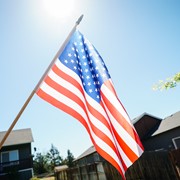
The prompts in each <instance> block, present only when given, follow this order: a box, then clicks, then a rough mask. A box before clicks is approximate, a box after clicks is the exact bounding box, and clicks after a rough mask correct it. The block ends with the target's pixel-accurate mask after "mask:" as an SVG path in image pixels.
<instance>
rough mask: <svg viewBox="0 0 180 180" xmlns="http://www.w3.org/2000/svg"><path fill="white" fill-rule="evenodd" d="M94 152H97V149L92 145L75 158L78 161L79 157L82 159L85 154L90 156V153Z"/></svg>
mask: <svg viewBox="0 0 180 180" xmlns="http://www.w3.org/2000/svg"><path fill="white" fill-rule="evenodd" d="M94 152H96V149H95V147H94V146H91V147H90V148H88V149H87V150H86V151H85V152H83V153H82V154H81V155H80V156H78V157H77V158H76V159H75V161H77V160H78V159H81V158H83V157H85V156H88V155H90V154H92V153H94Z"/></svg>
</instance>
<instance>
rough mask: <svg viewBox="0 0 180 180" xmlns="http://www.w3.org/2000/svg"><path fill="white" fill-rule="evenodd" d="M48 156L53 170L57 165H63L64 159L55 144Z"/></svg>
mask: <svg viewBox="0 0 180 180" xmlns="http://www.w3.org/2000/svg"><path fill="white" fill-rule="evenodd" d="M46 158H47V159H48V164H49V167H50V171H53V170H54V167H55V166H59V165H61V164H62V161H63V159H62V157H61V156H60V153H59V151H58V149H57V148H56V147H55V146H54V145H53V144H51V149H50V150H49V152H48V153H47V155H46Z"/></svg>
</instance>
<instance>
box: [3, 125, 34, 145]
mask: <svg viewBox="0 0 180 180" xmlns="http://www.w3.org/2000/svg"><path fill="white" fill-rule="evenodd" d="M5 133H6V131H3V132H0V141H2V139H3V137H4V135H5ZM33 141H34V139H33V136H32V132H31V129H30V128H27V129H20V130H13V131H11V132H10V134H9V136H8V137H7V139H6V141H5V142H4V144H3V147H4V146H12V145H19V144H26V143H31V142H33Z"/></svg>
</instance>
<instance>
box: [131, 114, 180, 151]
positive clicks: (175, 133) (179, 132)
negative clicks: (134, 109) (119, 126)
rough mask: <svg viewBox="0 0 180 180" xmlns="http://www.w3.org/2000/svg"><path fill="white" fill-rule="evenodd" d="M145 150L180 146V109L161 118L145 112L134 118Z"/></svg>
mask: <svg viewBox="0 0 180 180" xmlns="http://www.w3.org/2000/svg"><path fill="white" fill-rule="evenodd" d="M133 124H134V127H135V128H136V131H137V132H138V134H139V136H140V139H141V141H142V143H143V146H144V148H145V151H158V150H173V149H178V148H180V111H178V112H176V113H174V114H172V115H170V116H168V117H166V118H164V119H160V118H158V117H155V116H153V115H150V114H147V113H144V114H142V115H141V116H139V117H137V118H135V119H133Z"/></svg>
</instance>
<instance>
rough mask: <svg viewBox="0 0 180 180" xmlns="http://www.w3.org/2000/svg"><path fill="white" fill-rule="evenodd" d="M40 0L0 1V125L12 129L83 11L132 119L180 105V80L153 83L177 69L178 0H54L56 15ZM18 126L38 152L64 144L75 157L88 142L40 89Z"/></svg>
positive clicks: (92, 38) (83, 27)
mask: <svg viewBox="0 0 180 180" xmlns="http://www.w3.org/2000/svg"><path fill="white" fill-rule="evenodd" d="M45 1H46V0H44V1H43V0H39V1H36V0H31V1H30V0H29V1H23V0H14V1H10V0H1V1H0V27H1V29H0V39H1V40H0V52H1V60H0V67H1V71H0V77H1V93H0V99H1V101H0V107H1V109H0V131H6V130H7V129H8V128H9V126H10V125H11V123H12V122H13V120H14V118H15V116H16V115H17V113H18V112H19V110H20V108H21V107H22V105H23V104H24V102H25V100H26V99H27V98H28V96H29V95H30V93H31V91H32V90H33V89H34V87H35V86H36V84H37V82H38V81H39V79H40V78H41V76H42V74H43V73H44V71H45V69H46V68H47V66H48V65H49V63H50V62H51V60H52V59H53V57H54V56H55V54H56V52H57V51H58V50H59V48H60V46H61V45H62V43H63V41H64V40H65V39H66V37H67V35H68V33H69V32H70V30H71V29H72V27H73V26H74V24H75V22H76V20H77V18H78V17H79V16H80V15H81V14H84V18H83V20H82V22H81V24H80V25H79V27H78V29H79V30H80V31H81V32H82V33H83V34H84V35H85V36H86V37H87V38H88V39H89V41H90V42H91V43H92V44H93V45H94V46H95V47H96V49H97V50H98V51H99V53H100V54H101V56H102V57H103V59H104V61H105V63H106V66H107V67H108V70H109V72H110V75H111V78H112V80H113V83H114V86H115V89H116V92H117V94H118V97H119V99H120V100H121V101H122V103H123V104H124V106H125V108H126V110H127V112H128V113H129V116H130V118H131V119H133V118H135V117H137V116H138V115H140V114H142V113H144V112H147V113H150V114H152V115H154V116H157V117H160V118H165V117H166V116H169V115H171V114H173V113H175V112H177V111H179V110H180V93H179V92H180V87H179V86H177V87H176V88H175V89H171V90H168V91H162V92H160V91H153V90H152V86H153V84H155V83H157V82H158V80H160V79H166V78H167V77H171V76H173V75H174V74H175V73H177V72H179V71H180V34H179V32H180V21H179V19H180V11H179V9H180V1H179V0H158V1H157V0H151V1H150V0H149V1H144V0H136V1H134V0H126V1H125V0H112V1H107V0H99V1H96V0H91V1H88V0H76V1H74V4H73V6H72V7H71V6H70V3H69V4H68V6H67V7H64V6H65V4H64V2H66V1H59V2H60V4H58V5H56V7H58V10H57V12H58V13H59V15H60V17H56V16H53V15H52V10H51V11H50V12H48V11H47V10H46V9H45V7H44V3H45ZM50 2H51V3H53V2H54V1H50ZM72 2H73V0H72ZM54 3H55V2H54ZM48 7H49V6H48ZM70 8H72V11H68V10H70ZM64 10H66V11H64ZM53 11H54V12H55V9H53ZM172 123H173V122H172ZM21 128H31V129H32V132H33V136H34V143H33V144H32V147H36V148H37V150H38V151H40V152H46V151H47V150H49V148H50V146H51V143H52V144H54V145H55V146H56V147H57V148H58V149H59V151H60V153H61V155H62V156H63V157H65V156H66V151H67V149H70V150H71V152H72V153H73V154H74V156H75V157H77V156H78V155H80V154H81V153H82V152H83V151H85V150H86V149H87V148H88V147H89V146H91V145H92V143H91V141H90V139H89V136H88V134H87V133H86V131H85V128H84V127H83V126H82V125H81V124H80V123H79V122H78V121H77V120H75V119H73V118H72V117H71V116H69V115H67V114H65V113H64V112H62V111H60V110H58V109H56V108H55V107H53V106H51V105H50V104H48V103H46V102H45V101H43V100H42V99H40V98H39V97H38V96H37V95H35V96H34V97H33V99H32V100H31V102H30V103H29V105H28V107H27V108H26V110H25V111H24V113H23V115H22V116H21V117H20V119H19V121H18V123H17V124H16V126H15V128H14V129H21Z"/></svg>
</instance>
